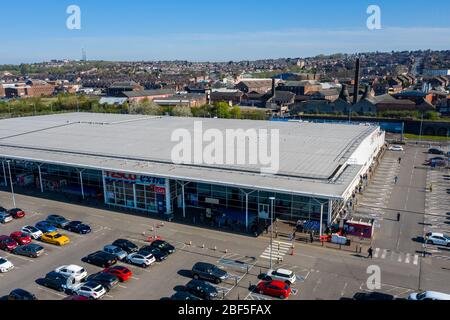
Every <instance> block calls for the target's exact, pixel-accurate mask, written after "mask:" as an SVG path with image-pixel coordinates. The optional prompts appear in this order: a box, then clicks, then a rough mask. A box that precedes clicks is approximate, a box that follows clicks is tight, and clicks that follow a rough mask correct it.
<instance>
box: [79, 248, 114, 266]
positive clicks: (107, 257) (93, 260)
mask: <svg viewBox="0 0 450 320" xmlns="http://www.w3.org/2000/svg"><path fill="white" fill-rule="evenodd" d="M81 260H82V261H83V262H87V263H90V264H93V265H95V266H97V267H102V268H108V267H110V266H112V265H115V264H116V263H117V257H116V256H114V255H112V254H109V253H106V252H103V251H97V252H94V253H91V254H90V255H88V256H87V257H84V258H83V259H81Z"/></svg>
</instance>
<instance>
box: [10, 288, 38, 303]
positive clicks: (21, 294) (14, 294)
mask: <svg viewBox="0 0 450 320" xmlns="http://www.w3.org/2000/svg"><path fill="white" fill-rule="evenodd" d="M8 300H37V298H36V296H35V295H34V294H32V293H30V292H28V291H26V290H23V289H15V290H13V291H11V293H10V294H9V295H8Z"/></svg>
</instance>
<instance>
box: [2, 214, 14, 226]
mask: <svg viewBox="0 0 450 320" xmlns="http://www.w3.org/2000/svg"><path fill="white" fill-rule="evenodd" d="M11 221H13V217H12V216H11V215H10V214H9V213H7V212H5V211H3V212H0V223H3V224H6V223H9V222H11Z"/></svg>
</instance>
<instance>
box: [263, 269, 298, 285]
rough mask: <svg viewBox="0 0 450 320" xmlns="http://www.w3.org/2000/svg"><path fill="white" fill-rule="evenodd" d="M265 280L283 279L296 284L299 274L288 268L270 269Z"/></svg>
mask: <svg viewBox="0 0 450 320" xmlns="http://www.w3.org/2000/svg"><path fill="white" fill-rule="evenodd" d="M264 279H265V280H267V281H270V280H277V281H283V282H285V283H287V284H289V285H291V284H294V283H295V281H296V280H297V276H296V275H295V273H294V272H292V271H290V270H286V269H278V270H269V271H268V272H267V273H266V275H265V277H264Z"/></svg>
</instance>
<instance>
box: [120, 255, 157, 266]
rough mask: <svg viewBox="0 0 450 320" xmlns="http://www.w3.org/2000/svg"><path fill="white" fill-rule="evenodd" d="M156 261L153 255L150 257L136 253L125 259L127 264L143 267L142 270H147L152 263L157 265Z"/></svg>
mask: <svg viewBox="0 0 450 320" xmlns="http://www.w3.org/2000/svg"><path fill="white" fill-rule="evenodd" d="M155 261H156V259H155V257H154V256H153V255H152V254H151V253H150V254H148V255H145V254H141V253H138V252H135V253H131V254H129V255H128V257H126V258H125V262H126V263H129V264H134V265H137V266H141V267H142V268H147V267H148V266H150V265H151V264H152V263H155Z"/></svg>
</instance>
